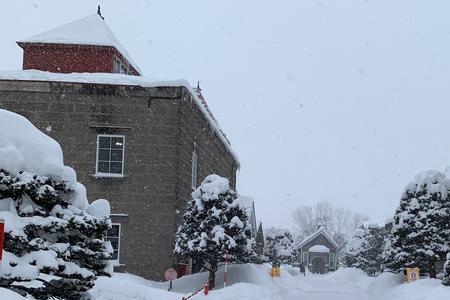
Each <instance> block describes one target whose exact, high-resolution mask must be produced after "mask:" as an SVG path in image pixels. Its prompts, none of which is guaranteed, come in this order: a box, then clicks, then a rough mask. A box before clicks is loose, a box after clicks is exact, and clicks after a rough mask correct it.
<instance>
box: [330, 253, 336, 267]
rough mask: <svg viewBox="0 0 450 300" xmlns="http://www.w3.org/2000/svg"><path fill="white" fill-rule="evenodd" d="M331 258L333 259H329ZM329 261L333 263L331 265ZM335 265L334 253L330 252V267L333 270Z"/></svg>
mask: <svg viewBox="0 0 450 300" xmlns="http://www.w3.org/2000/svg"><path fill="white" fill-rule="evenodd" d="M331 258H333V259H331ZM331 261H333V263H331ZM335 264H336V260H335V256H334V253H332V252H330V267H333V268H334V266H335Z"/></svg>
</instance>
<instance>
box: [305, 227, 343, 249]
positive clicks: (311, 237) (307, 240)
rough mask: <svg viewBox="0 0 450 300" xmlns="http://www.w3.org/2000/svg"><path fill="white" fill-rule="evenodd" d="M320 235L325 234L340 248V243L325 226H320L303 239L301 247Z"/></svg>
mask: <svg viewBox="0 0 450 300" xmlns="http://www.w3.org/2000/svg"><path fill="white" fill-rule="evenodd" d="M319 235H323V236H324V237H325V238H326V239H327V240H328V241H329V242H330V243H331V244H332V245H333V246H334V247H336V248H339V245H338V244H337V243H336V242H335V240H334V239H333V238H332V237H331V235H330V234H329V233H328V231H327V230H326V229H325V227H323V226H320V228H319V229H318V230H317V231H316V232H314V233H313V234H311V235H310V236H308V237H307V238H306V239H304V240H303V242H301V243H300V245H299V247H303V246H304V245H306V244H307V243H309V242H310V241H312V240H313V239H315V238H316V237H318V236H319Z"/></svg>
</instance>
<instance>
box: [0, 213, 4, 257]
mask: <svg viewBox="0 0 450 300" xmlns="http://www.w3.org/2000/svg"><path fill="white" fill-rule="evenodd" d="M4 233H5V220H3V219H0V261H1V260H2V257H3V237H4Z"/></svg>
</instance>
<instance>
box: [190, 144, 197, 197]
mask: <svg viewBox="0 0 450 300" xmlns="http://www.w3.org/2000/svg"><path fill="white" fill-rule="evenodd" d="M191 175H192V176H191V187H192V188H193V189H196V188H197V153H195V150H194V151H193V152H192V174H191Z"/></svg>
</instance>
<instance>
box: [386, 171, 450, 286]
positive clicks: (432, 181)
mask: <svg viewBox="0 0 450 300" xmlns="http://www.w3.org/2000/svg"><path fill="white" fill-rule="evenodd" d="M449 187H450V183H449V181H448V180H447V179H446V178H445V176H444V175H443V174H442V173H440V172H437V171H427V172H424V173H421V174H419V175H417V176H416V177H415V180H414V181H413V182H411V183H410V184H408V185H407V186H406V188H405V191H404V192H403V194H402V197H401V200H400V206H399V208H398V209H397V211H396V213H395V216H394V221H393V228H392V231H391V234H390V235H389V239H388V241H387V246H386V247H385V251H384V257H385V260H386V261H385V263H386V267H387V269H390V270H392V271H396V272H400V271H402V270H403V269H404V268H406V267H419V268H420V269H421V272H422V273H424V274H427V273H428V274H429V275H430V277H432V278H436V269H435V264H436V262H438V261H440V260H444V259H445V255H446V253H447V252H448V251H449V249H450V248H449V242H450V200H449V194H448V190H449Z"/></svg>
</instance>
